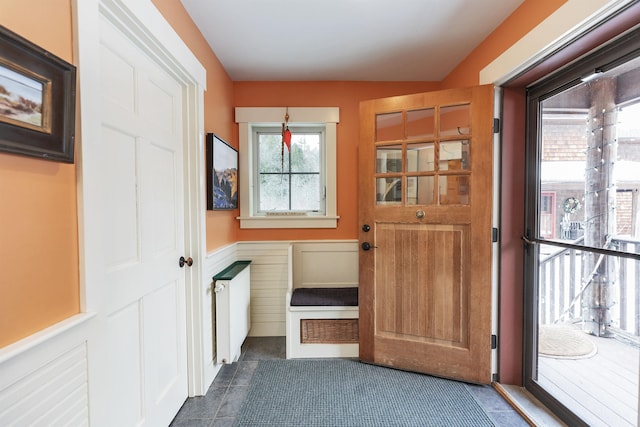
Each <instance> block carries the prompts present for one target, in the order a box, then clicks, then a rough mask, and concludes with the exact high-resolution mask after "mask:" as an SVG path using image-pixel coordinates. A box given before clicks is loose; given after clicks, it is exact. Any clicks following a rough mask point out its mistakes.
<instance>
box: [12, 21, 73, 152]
mask: <svg viewBox="0 0 640 427" xmlns="http://www.w3.org/2000/svg"><path fill="white" fill-rule="evenodd" d="M75 102H76V67H75V66H73V65H72V64H69V63H68V62H66V61H64V60H62V59H60V58H58V57H57V56H55V55H53V54H51V53H50V52H48V51H46V50H44V49H42V48H41V47H39V46H36V45H35V44H33V43H31V42H30V41H28V40H26V39H24V38H23V37H21V36H19V35H18V34H15V33H13V32H12V31H10V30H8V29H7V28H5V27H3V26H1V25H0V151H3V152H7V153H12V154H19V155H23V156H30V157H37V158H40V159H45V160H53V161H60V162H65V163H73V160H74V139H75Z"/></svg>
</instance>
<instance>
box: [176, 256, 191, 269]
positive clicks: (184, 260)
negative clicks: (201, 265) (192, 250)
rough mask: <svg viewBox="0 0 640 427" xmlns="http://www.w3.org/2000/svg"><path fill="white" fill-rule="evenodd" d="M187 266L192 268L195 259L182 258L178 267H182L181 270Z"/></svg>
mask: <svg viewBox="0 0 640 427" xmlns="http://www.w3.org/2000/svg"><path fill="white" fill-rule="evenodd" d="M185 264H187V265H188V266H189V267H191V266H192V265H193V258H191V257H189V258H187V259H184V257H183V256H181V257H180V259H179V260H178V265H179V266H180V268H182V267H184V265H185Z"/></svg>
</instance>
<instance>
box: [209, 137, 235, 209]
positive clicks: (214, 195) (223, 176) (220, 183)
mask: <svg viewBox="0 0 640 427" xmlns="http://www.w3.org/2000/svg"><path fill="white" fill-rule="evenodd" d="M206 157H207V210H233V209H238V150H236V149H235V148H233V147H232V146H230V145H229V144H227V143H226V142H225V141H224V140H223V139H222V138H220V137H218V136H217V135H216V134H213V133H208V134H207V140H206Z"/></svg>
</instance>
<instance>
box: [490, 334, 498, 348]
mask: <svg viewBox="0 0 640 427" xmlns="http://www.w3.org/2000/svg"><path fill="white" fill-rule="evenodd" d="M496 348H498V337H497V336H496V335H491V350H495V349H496Z"/></svg>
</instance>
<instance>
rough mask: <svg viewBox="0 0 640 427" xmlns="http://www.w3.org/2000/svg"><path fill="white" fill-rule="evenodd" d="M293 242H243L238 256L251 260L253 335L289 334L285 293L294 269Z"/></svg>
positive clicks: (251, 333) (250, 333) (239, 245)
mask: <svg viewBox="0 0 640 427" xmlns="http://www.w3.org/2000/svg"><path fill="white" fill-rule="evenodd" d="M290 245H291V242H239V243H238V259H241V260H250V261H251V329H250V331H249V336H252V337H268V336H284V335H285V331H286V330H285V317H284V297H285V295H286V293H287V286H288V281H289V271H290V262H291V260H290V255H289V254H290V250H289V248H290Z"/></svg>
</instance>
